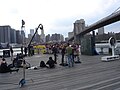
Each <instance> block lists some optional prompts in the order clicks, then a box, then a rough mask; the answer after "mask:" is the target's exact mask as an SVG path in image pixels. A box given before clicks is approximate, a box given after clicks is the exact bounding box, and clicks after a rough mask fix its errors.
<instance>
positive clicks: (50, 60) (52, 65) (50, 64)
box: [46, 57, 55, 68]
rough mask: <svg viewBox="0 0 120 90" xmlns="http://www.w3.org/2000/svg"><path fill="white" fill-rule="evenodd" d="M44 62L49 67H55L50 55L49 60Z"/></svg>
mask: <svg viewBox="0 0 120 90" xmlns="http://www.w3.org/2000/svg"><path fill="white" fill-rule="evenodd" d="M46 64H48V65H49V68H55V61H54V60H53V59H52V57H49V60H48V61H47V63H46Z"/></svg>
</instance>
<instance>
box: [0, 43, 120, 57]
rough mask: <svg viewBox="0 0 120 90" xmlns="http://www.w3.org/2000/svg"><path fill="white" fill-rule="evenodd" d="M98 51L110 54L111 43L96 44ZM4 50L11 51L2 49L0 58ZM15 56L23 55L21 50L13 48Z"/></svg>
mask: <svg viewBox="0 0 120 90" xmlns="http://www.w3.org/2000/svg"><path fill="white" fill-rule="evenodd" d="M95 46H96V51H97V52H98V53H100V52H101V51H103V54H108V53H109V48H110V46H109V43H99V44H96V45H95ZM3 50H9V49H0V56H1V55H3ZM13 51H14V55H17V53H21V48H13ZM115 53H116V54H120V43H117V45H116V49H115Z"/></svg>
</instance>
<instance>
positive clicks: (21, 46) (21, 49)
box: [21, 46, 23, 55]
mask: <svg viewBox="0 0 120 90" xmlns="http://www.w3.org/2000/svg"><path fill="white" fill-rule="evenodd" d="M21 53H22V55H23V46H21Z"/></svg>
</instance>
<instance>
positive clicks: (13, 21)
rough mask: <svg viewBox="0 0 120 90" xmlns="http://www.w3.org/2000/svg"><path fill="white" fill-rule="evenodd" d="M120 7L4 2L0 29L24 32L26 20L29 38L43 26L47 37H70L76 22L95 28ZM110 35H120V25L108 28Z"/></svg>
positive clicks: (118, 2)
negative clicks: (80, 21) (82, 20)
mask: <svg viewBox="0 0 120 90" xmlns="http://www.w3.org/2000/svg"><path fill="white" fill-rule="evenodd" d="M119 7H120V0H0V25H10V26H11V27H12V28H14V29H16V30H20V29H21V20H22V19H23V20H24V21H25V31H26V33H27V34H28V33H29V32H30V29H35V28H36V27H37V26H38V25H39V24H40V23H41V24H43V26H44V31H45V34H46V35H47V34H53V33H60V34H63V35H64V36H67V35H68V32H71V31H73V23H74V22H75V21H76V20H79V19H84V20H85V23H86V25H91V24H93V23H95V22H96V21H98V20H100V19H102V18H104V17H106V16H108V15H110V14H111V13H113V12H114V11H115V10H116V9H117V8H119ZM108 31H114V32H120V22H116V23H114V24H111V25H108V26H106V27H105V32H108ZM39 33H40V30H39Z"/></svg>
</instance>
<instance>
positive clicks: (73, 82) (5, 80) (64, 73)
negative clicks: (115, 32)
mask: <svg viewBox="0 0 120 90" xmlns="http://www.w3.org/2000/svg"><path fill="white" fill-rule="evenodd" d="M49 56H50V55H42V56H33V57H31V58H29V57H28V58H27V59H26V60H27V61H28V62H30V63H31V64H32V65H39V62H40V61H41V60H45V61H46V60H47V59H48V57H49ZM101 57H102V56H83V55H82V56H81V61H82V63H81V64H75V66H74V67H72V68H68V67H67V66H66V67H62V66H59V65H58V64H57V66H56V68H55V69H47V68H42V69H41V68H40V69H38V70H26V80H27V82H26V85H25V86H24V87H22V88H19V86H18V82H19V80H20V79H21V77H22V69H20V70H19V72H18V73H16V72H13V73H12V74H10V73H6V74H0V88H1V90H6V89H7V90H115V89H116V90H117V89H120V70H119V68H120V62H119V60H117V61H112V62H102V61H101V60H100V59H101ZM58 60H59V61H58V62H59V63H60V60H61V56H59V58H58ZM8 61H9V62H10V60H8Z"/></svg>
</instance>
